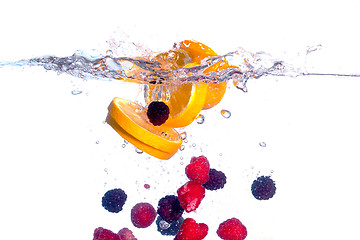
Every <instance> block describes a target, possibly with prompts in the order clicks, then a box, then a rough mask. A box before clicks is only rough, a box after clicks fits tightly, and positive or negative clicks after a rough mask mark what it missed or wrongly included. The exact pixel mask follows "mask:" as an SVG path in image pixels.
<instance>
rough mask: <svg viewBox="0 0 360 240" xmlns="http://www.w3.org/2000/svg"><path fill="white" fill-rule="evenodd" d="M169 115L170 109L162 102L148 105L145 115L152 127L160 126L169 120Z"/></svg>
mask: <svg viewBox="0 0 360 240" xmlns="http://www.w3.org/2000/svg"><path fill="white" fill-rule="evenodd" d="M169 113H170V109H169V107H168V106H167V105H166V104H165V103H164V102H160V101H154V102H151V103H150V104H149V106H148V109H147V112H146V115H147V117H148V118H149V121H150V122H151V123H152V124H153V125H155V126H160V125H161V124H163V123H164V122H166V120H167V119H168V118H169Z"/></svg>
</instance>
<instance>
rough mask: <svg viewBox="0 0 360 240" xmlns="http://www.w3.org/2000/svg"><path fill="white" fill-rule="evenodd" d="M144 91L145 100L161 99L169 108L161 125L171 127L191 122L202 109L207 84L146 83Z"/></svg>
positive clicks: (148, 101)
mask: <svg viewBox="0 0 360 240" xmlns="http://www.w3.org/2000/svg"><path fill="white" fill-rule="evenodd" d="M146 88H147V90H146V91H145V98H146V102H147V103H148V104H149V103H150V102H152V101H163V102H165V103H166V104H167V105H168V107H169V109H170V114H169V118H168V120H167V121H166V122H165V123H164V124H163V125H162V126H167V127H173V128H180V127H185V126H188V125H189V124H191V123H192V122H193V121H194V120H195V118H196V117H197V116H198V115H199V113H200V111H201V110H202V108H203V106H204V103H205V99H206V92H207V89H208V87H207V85H206V84H205V83H203V82H200V83H181V84H168V85H148V86H146Z"/></svg>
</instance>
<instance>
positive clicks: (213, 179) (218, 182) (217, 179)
mask: <svg viewBox="0 0 360 240" xmlns="http://www.w3.org/2000/svg"><path fill="white" fill-rule="evenodd" d="M225 183H226V176H225V174H224V173H223V172H221V171H217V170H216V169H213V168H210V171H209V181H207V182H206V183H204V184H203V186H204V188H205V189H207V190H218V189H220V188H223V187H224V186H225Z"/></svg>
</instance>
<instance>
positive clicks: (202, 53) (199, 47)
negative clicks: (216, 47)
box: [180, 40, 217, 64]
mask: <svg viewBox="0 0 360 240" xmlns="http://www.w3.org/2000/svg"><path fill="white" fill-rule="evenodd" d="M180 49H184V50H185V51H187V52H188V53H189V54H190V55H191V57H192V60H193V62H196V63H198V64H200V63H201V60H203V59H204V58H207V57H214V56H217V54H216V53H215V52H214V51H213V50H212V49H211V48H209V47H208V46H206V45H205V44H203V43H200V42H197V41H193V40H185V41H182V42H181V43H180Z"/></svg>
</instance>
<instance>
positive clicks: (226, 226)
mask: <svg viewBox="0 0 360 240" xmlns="http://www.w3.org/2000/svg"><path fill="white" fill-rule="evenodd" d="M216 233H217V235H218V236H219V237H220V238H221V239H224V240H243V239H245V238H246V236H247V230H246V227H245V226H244V225H243V224H242V223H241V222H240V220H239V219H237V218H230V219H228V220H226V221H225V222H223V223H221V224H220V225H219V228H218V230H217V231H216Z"/></svg>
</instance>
